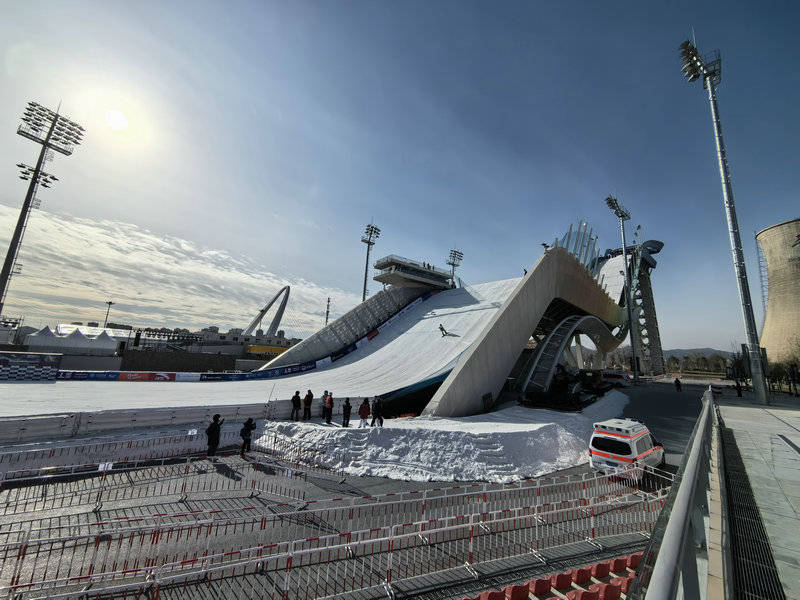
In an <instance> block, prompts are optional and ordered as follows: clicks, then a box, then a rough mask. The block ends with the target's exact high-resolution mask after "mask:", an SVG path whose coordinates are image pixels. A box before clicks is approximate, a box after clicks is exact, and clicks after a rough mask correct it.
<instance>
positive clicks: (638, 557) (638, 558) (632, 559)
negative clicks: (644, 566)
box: [628, 552, 642, 569]
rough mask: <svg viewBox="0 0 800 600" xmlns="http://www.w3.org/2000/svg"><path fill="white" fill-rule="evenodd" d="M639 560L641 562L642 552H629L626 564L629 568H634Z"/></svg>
mask: <svg viewBox="0 0 800 600" xmlns="http://www.w3.org/2000/svg"><path fill="white" fill-rule="evenodd" d="M640 562H642V553H641V552H637V553H636V554H631V555H630V556H629V557H628V566H629V567H630V568H631V569H635V568H636V567H638V566H639V563H640Z"/></svg>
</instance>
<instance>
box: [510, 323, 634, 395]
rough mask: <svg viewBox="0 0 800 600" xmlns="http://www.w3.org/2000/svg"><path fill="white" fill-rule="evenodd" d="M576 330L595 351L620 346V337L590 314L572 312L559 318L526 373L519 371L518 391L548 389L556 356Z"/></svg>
mask: <svg viewBox="0 0 800 600" xmlns="http://www.w3.org/2000/svg"><path fill="white" fill-rule="evenodd" d="M576 333H581V334H584V335H586V336H587V337H588V338H589V339H590V340H592V343H594V345H595V347H596V348H597V350H598V351H600V352H602V353H604V354H605V353H606V352H609V351H611V350H613V349H614V348H616V347H617V346H618V345H619V340H618V339H617V338H616V337H615V336H614V335H613V334H612V333H611V330H610V329H609V328H608V326H607V325H606V324H605V323H603V322H602V321H601V320H600V319H598V318H597V317H595V316H593V315H572V316H569V317H567V318H565V319H564V320H562V321H561V322H560V323H559V324H558V325H556V326H555V327H554V328H553V330H552V331H551V332H550V335H548V336H547V338H546V339H545V340H544V342H543V343H542V344H541V346H540V347H539V349H538V352H537V354H536V358H535V359H534V361H533V362H532V363H531V365H530V367H529V369H528V370H527V372H526V373H521V374H520V376H521V381H520V383H519V385H518V386H517V387H518V389H519V390H520V391H532V390H536V391H547V390H548V389H549V387H550V383H551V382H552V380H553V374H554V373H555V370H556V365H557V364H558V359H559V357H560V356H561V355H562V354H563V352H564V350H566V349H567V348H568V347H569V346H570V345H571V342H572V338H573V336H574V335H575V334H576Z"/></svg>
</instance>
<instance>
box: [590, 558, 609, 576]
mask: <svg viewBox="0 0 800 600" xmlns="http://www.w3.org/2000/svg"><path fill="white" fill-rule="evenodd" d="M610 567H611V565H609V564H608V563H607V562H601V563H597V564H596V565H592V576H593V577H596V578H597V579H603V577H608V572H609V571H610V570H611V568H610Z"/></svg>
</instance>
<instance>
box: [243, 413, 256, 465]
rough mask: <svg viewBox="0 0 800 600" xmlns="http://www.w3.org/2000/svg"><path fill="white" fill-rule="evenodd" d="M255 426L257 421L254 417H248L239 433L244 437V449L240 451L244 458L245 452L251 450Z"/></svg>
mask: <svg viewBox="0 0 800 600" xmlns="http://www.w3.org/2000/svg"><path fill="white" fill-rule="evenodd" d="M255 428H256V423H255V421H253V419H252V418H248V419H247V421H245V422H244V425H242V429H241V430H240V431H239V435H240V436H241V438H242V450H241V452H239V455H240V456H241V457H242V458H244V453H245V452H250V442H251V438H252V435H253V430H254V429H255Z"/></svg>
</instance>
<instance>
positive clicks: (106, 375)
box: [86, 371, 119, 381]
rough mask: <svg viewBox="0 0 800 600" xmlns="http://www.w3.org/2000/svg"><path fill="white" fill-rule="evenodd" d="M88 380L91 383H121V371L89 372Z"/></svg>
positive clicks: (87, 374)
mask: <svg viewBox="0 0 800 600" xmlns="http://www.w3.org/2000/svg"><path fill="white" fill-rule="evenodd" d="M86 379H89V380H91V381H119V371H87V372H86Z"/></svg>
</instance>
